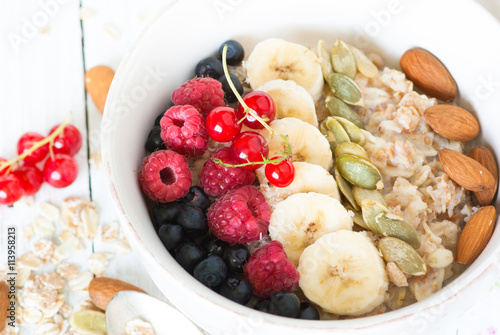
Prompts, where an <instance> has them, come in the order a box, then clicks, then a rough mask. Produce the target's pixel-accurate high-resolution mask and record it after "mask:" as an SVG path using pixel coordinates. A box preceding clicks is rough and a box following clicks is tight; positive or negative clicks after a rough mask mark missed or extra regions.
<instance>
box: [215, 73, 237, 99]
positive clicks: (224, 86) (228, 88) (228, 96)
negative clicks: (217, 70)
mask: <svg viewBox="0 0 500 335" xmlns="http://www.w3.org/2000/svg"><path fill="white" fill-rule="evenodd" d="M229 77H230V78H231V81H232V82H233V84H234V87H235V88H236V91H238V94H239V95H240V96H241V95H243V86H242V85H241V82H240V80H239V79H238V77H236V75H234V74H232V73H230V74H229ZM219 81H220V83H221V84H222V89H223V90H224V98H225V99H226V101H227V102H236V101H238V98H236V95H234V93H233V90H232V89H231V86H229V83H228V82H227V79H226V76H224V75H223V76H222V77H220V78H219Z"/></svg>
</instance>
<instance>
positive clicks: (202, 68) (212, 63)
mask: <svg viewBox="0 0 500 335" xmlns="http://www.w3.org/2000/svg"><path fill="white" fill-rule="evenodd" d="M194 73H195V74H196V76H198V77H210V78H213V79H218V78H220V77H221V76H222V75H223V74H224V69H223V68H222V62H221V61H220V59H218V58H217V57H208V58H204V59H202V60H200V61H199V62H198V64H196V68H195V69H194Z"/></svg>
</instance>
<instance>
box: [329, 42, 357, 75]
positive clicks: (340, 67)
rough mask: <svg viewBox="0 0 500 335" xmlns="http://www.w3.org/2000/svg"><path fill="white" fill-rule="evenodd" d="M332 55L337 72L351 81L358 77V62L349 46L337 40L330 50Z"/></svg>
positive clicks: (334, 68)
mask: <svg viewBox="0 0 500 335" xmlns="http://www.w3.org/2000/svg"><path fill="white" fill-rule="evenodd" d="M330 54H331V58H332V65H333V70H334V71H335V72H337V73H342V74H344V75H346V76H348V77H349V78H351V79H354V77H356V60H355V59H354V55H353V54H352V51H351V49H349V47H348V46H347V44H345V43H344V42H342V41H341V40H340V39H337V41H336V42H335V44H334V45H333V47H332V49H331V50H330Z"/></svg>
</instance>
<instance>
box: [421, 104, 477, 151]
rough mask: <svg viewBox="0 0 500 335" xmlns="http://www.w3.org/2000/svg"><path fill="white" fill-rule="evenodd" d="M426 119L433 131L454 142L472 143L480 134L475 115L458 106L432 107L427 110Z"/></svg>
mask: <svg viewBox="0 0 500 335" xmlns="http://www.w3.org/2000/svg"><path fill="white" fill-rule="evenodd" d="M424 117H425V120H426V121H427V123H428V124H429V126H430V127H431V128H432V130H434V131H435V132H436V133H438V134H439V135H441V136H443V137H445V138H447V139H450V140H453V141H461V142H462V141H471V140H473V139H474V138H475V137H476V136H477V135H478V134H479V123H478V122H477V120H476V118H475V117H474V115H472V114H471V113H469V112H468V111H466V110H465V109H463V108H461V107H458V106H452V105H436V106H432V107H429V108H427V109H426V110H425V112H424Z"/></svg>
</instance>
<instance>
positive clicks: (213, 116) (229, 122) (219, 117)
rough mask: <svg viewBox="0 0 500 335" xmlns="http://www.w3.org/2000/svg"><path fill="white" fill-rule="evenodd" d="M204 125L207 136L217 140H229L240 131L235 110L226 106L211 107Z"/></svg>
mask: <svg viewBox="0 0 500 335" xmlns="http://www.w3.org/2000/svg"><path fill="white" fill-rule="evenodd" d="M205 125H206V128H207V133H208V136H210V138H212V139H214V140H215V141H217V142H229V141H231V140H232V139H233V138H234V137H235V136H236V134H238V133H239V132H240V131H241V123H238V115H237V112H236V110H235V109H234V108H231V107H226V106H222V107H216V108H214V109H212V110H211V111H210V113H209V114H208V116H207V121H206V123H205Z"/></svg>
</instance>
